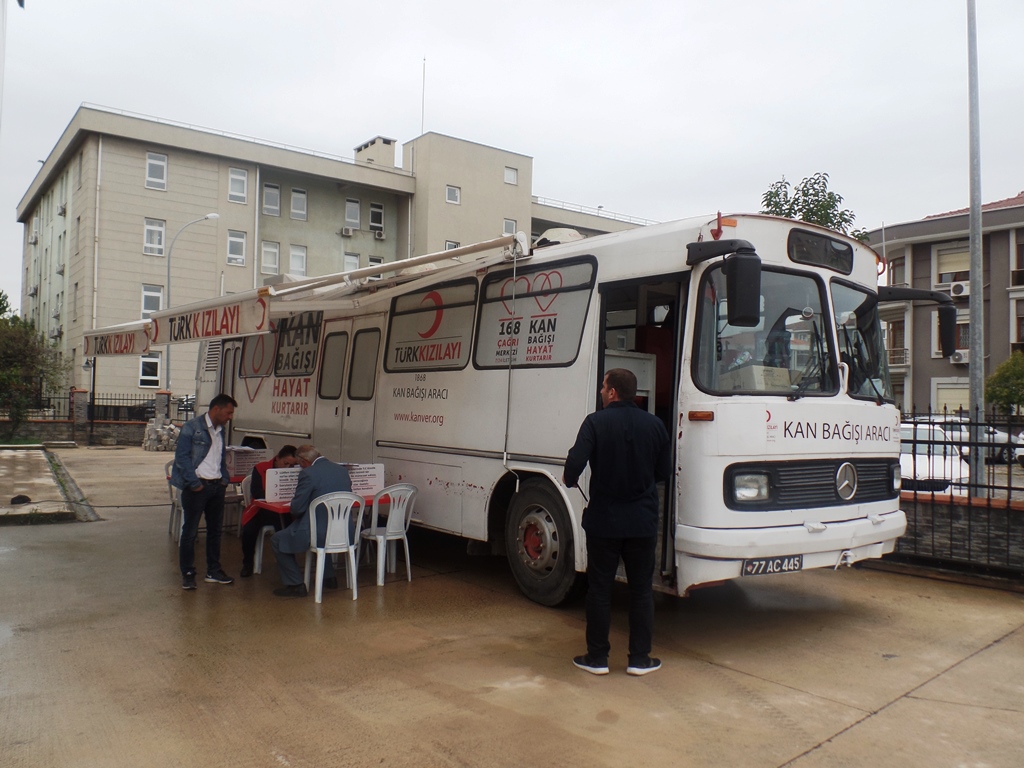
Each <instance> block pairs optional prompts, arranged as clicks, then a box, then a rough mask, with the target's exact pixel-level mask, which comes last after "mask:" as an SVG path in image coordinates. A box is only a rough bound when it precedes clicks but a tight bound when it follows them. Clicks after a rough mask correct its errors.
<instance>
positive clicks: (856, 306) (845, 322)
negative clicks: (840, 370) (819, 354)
mask: <svg viewBox="0 0 1024 768" xmlns="http://www.w3.org/2000/svg"><path fill="white" fill-rule="evenodd" d="M832 304H833V306H834V307H835V312H836V335H837V337H838V338H839V359H840V361H841V362H844V363H846V364H847V365H848V366H850V374H849V375H850V382H849V385H848V390H849V393H850V396H851V397H863V398H866V399H871V400H877V401H879V402H881V401H883V400H888V401H890V402H891V401H892V400H893V393H892V383H891V381H890V379H889V361H888V358H887V356H886V352H885V343H884V342H883V340H882V326H881V323H880V322H879V318H878V297H877V296H876V295H875V294H873V293H868V292H867V291H865V290H863V289H861V288H854V287H853V286H850V285H847V284H845V283H841V282H838V281H835V280H834V281H832Z"/></svg>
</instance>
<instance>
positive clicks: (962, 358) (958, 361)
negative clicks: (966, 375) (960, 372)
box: [949, 349, 971, 365]
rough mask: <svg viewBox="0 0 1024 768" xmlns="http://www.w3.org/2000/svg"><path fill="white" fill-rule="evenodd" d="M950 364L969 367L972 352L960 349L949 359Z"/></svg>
mask: <svg viewBox="0 0 1024 768" xmlns="http://www.w3.org/2000/svg"><path fill="white" fill-rule="evenodd" d="M949 362H951V363H953V365H967V364H968V363H970V362H971V350H969V349H958V350H957V351H956V352H954V353H953V355H952V356H951V357H950V358H949Z"/></svg>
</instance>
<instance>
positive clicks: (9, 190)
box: [0, 0, 1024, 306]
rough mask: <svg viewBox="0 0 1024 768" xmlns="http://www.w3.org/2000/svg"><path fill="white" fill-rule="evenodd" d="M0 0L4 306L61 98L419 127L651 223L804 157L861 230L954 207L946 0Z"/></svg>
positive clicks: (294, 124) (1007, 23) (959, 21)
mask: <svg viewBox="0 0 1024 768" xmlns="http://www.w3.org/2000/svg"><path fill="white" fill-rule="evenodd" d="M0 2H5V3H7V4H8V7H7V39H6V56H5V69H4V92H3V111H2V125H0V212H2V214H3V215H2V216H0V290H3V291H6V292H7V294H8V295H9V296H10V297H11V300H12V304H13V305H14V306H18V305H19V303H20V295H21V278H20V275H21V258H22V246H21V244H22V227H21V225H20V224H17V223H16V214H15V208H16V206H17V204H18V201H19V200H20V199H21V197H22V195H23V194H24V192H25V190H26V189H27V188H28V186H29V184H30V183H31V181H32V179H33V177H34V175H35V173H36V171H37V170H38V168H39V164H38V162H37V160H42V159H44V158H45V157H46V156H47V155H48V153H49V152H50V150H51V149H52V148H53V146H54V144H55V143H56V141H57V139H58V138H59V137H60V134H61V133H62V132H63V130H64V129H65V127H66V126H67V124H68V122H69V121H70V120H71V118H72V116H73V115H74V112H75V110H76V109H77V108H78V106H79V105H80V104H82V103H83V102H89V103H92V104H99V105H102V106H106V107H113V108H116V109H123V110H126V111H130V112H135V113H141V114H145V115H151V116H154V117H160V118H165V119H170V120H176V121H180V122H183V123H189V124H192V125H197V126H202V127H206V128H212V129H217V130H223V131H228V132H231V133H237V134H243V135H247V136H253V137H256V138H261V139H267V140H271V141H276V142H281V143H285V144H289V145H292V146H296V147H302V148H307V149H314V150H319V151H322V152H328V153H331V154H336V155H341V156H344V157H352V156H353V154H354V152H353V149H354V147H356V146H357V145H358V144H360V143H361V142H362V141H364V140H366V139H368V138H371V137H373V136H376V135H384V136H389V137H391V138H394V139H397V140H398V142H399V143H403V142H405V141H408V140H410V139H412V138H415V137H416V136H417V135H419V134H420V132H421V121H422V125H423V126H424V127H425V129H426V130H427V131H436V132H439V133H445V134H448V135H451V136H456V137H459V138H463V139H468V140H471V141H475V142H479V143H482V144H488V145H491V146H495V147H500V148H501V149H506V150H510V151H513V152H519V153H522V154H525V155H530V156H531V157H533V158H534V187H533V193H534V194H535V195H539V196H542V197H547V198H554V199H558V200H564V201H567V202H571V203H577V204H581V205H587V206H592V207H596V206H599V205H600V206H603V207H604V208H605V209H606V210H608V211H615V212H621V213H625V214H630V215H633V216H641V217H644V218H649V219H656V220H659V221H667V220H670V219H676V218H683V217H686V216H691V215H696V214H704V213H713V212H714V211H716V210H719V209H721V210H722V211H725V212H743V211H756V210H757V209H758V208H759V207H760V198H761V195H762V193H763V192H764V191H765V190H766V189H767V188H768V186H769V185H770V184H771V183H772V182H774V181H776V180H778V179H779V178H781V177H782V176H783V175H785V177H786V178H787V179H789V180H791V181H793V182H798V181H799V180H800V179H802V178H804V177H805V176H808V175H810V174H813V173H815V172H818V171H825V172H827V173H828V174H829V175H830V178H831V189H832V190H833V191H836V192H838V193H839V194H841V195H843V197H844V207H847V208H849V209H850V210H852V211H853V212H854V213H855V214H856V216H857V221H856V224H857V225H858V226H861V227H864V228H867V229H873V228H875V227H878V226H879V225H880V224H881V223H882V222H883V221H884V222H885V223H886V224H894V223H898V222H903V221H910V220H914V219H917V218H921V217H923V216H926V215H929V214H933V213H941V212H944V211H949V210H952V209H956V208H964V207H966V206H967V205H968V204H969V186H968V185H969V164H968V101H967V0H633V2H629V3H627V2H623V1H622V0H616V1H614V2H612V1H611V0H585V1H578V0H506V2H503V3H500V4H498V3H487V2H481V1H480V0H375V2H367V1H366V0H361V1H360V2H350V1H349V0H88V1H87V0H26V2H25V5H26V8H25V9H24V10H22V9H21V8H19V7H18V5H17V3H16V2H15V0H0ZM977 12H978V45H979V71H980V83H981V89H980V93H981V128H982V132H981V156H982V196H983V198H984V200H985V201H986V202H988V201H992V200H998V199H1002V198H1006V197H1012V196H1014V195H1016V194H1017V193H1018V192H1020V191H1021V190H1024V167H1022V166H1024V151H1022V149H1021V146H1020V145H1021V140H1020V138H1019V137H1020V135H1021V133H1022V127H1024V119H1022V118H1024V56H1022V55H1021V39H1022V36H1024V2H1021V0H977ZM424 58H425V59H426V89H425V105H426V106H425V110H421V105H422V104H423V103H424V99H423V95H424V91H423V82H424V77H423V73H424V66H423V60H424Z"/></svg>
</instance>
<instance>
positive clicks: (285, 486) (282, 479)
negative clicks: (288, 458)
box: [266, 467, 302, 501]
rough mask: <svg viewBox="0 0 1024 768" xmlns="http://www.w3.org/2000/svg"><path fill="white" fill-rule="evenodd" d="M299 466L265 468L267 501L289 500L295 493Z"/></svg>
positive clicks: (299, 470)
mask: <svg viewBox="0 0 1024 768" xmlns="http://www.w3.org/2000/svg"><path fill="white" fill-rule="evenodd" d="M301 471H302V470H301V469H300V468H299V467H289V468H288V469H268V470H267V487H266V500H267V501H291V500H292V496H294V495H295V486H296V485H298V483H299V473H300V472H301Z"/></svg>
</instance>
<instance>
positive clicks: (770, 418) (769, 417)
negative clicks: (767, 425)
mask: <svg viewBox="0 0 1024 768" xmlns="http://www.w3.org/2000/svg"><path fill="white" fill-rule="evenodd" d="M765 413H767V414H768V418H767V419H765V421H771V420H772V412H771V411H769V410H768V409H765Z"/></svg>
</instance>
